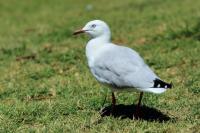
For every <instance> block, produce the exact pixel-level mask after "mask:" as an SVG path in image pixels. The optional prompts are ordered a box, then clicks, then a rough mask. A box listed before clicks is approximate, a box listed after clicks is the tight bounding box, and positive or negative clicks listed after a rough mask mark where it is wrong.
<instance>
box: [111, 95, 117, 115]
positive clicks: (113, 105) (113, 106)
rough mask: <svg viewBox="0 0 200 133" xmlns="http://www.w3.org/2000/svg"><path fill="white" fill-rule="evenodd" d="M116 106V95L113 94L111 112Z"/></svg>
mask: <svg viewBox="0 0 200 133" xmlns="http://www.w3.org/2000/svg"><path fill="white" fill-rule="evenodd" d="M115 105H116V99H115V94H114V92H112V109H111V112H113V111H114V108H115Z"/></svg>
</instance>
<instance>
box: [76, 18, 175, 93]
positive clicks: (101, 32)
mask: <svg viewBox="0 0 200 133" xmlns="http://www.w3.org/2000/svg"><path fill="white" fill-rule="evenodd" d="M83 32H84V33H87V34H89V35H90V36H91V40H90V41H89V42H88V43H87V46H86V55H87V60H88V65H89V68H90V70H91V72H92V74H93V75H94V77H95V78H96V79H97V80H98V81H99V82H101V83H103V84H107V85H109V86H110V87H111V89H112V90H113V91H115V90H124V89H126V88H128V89H129V90H138V91H141V92H152V93H163V92H165V91H166V90H167V88H171V87H172V85H171V84H168V83H166V82H163V81H162V80H160V78H159V77H158V76H157V75H156V74H155V73H154V72H153V71H152V70H151V69H150V68H149V66H148V65H146V64H145V62H144V61H143V59H142V58H141V57H140V55H139V54H138V53H137V52H136V51H134V50H132V49H130V48H128V47H124V46H119V45H116V44H113V43H111V41H110V38H111V33H110V29H109V27H108V25H107V24H106V23H105V22H103V21H101V20H94V21H90V22H88V23H87V24H86V25H85V26H84V28H82V29H81V30H78V31H76V32H75V33H74V34H75V35H76V34H79V33H83ZM113 96H114V95H113Z"/></svg>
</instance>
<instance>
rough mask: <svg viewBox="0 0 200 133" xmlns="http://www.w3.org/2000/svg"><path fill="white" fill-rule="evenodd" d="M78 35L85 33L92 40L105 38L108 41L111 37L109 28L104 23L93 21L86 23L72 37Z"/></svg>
mask: <svg viewBox="0 0 200 133" xmlns="http://www.w3.org/2000/svg"><path fill="white" fill-rule="evenodd" d="M80 33H87V34H89V35H90V36H91V37H92V38H97V37H107V38H108V39H110V36H111V33H110V28H109V27H108V25H107V24H106V23H105V22H104V21H101V20H93V21H90V22H88V23H87V24H86V25H85V26H84V27H83V28H82V29H80V30H77V31H75V32H74V35H77V34H80Z"/></svg>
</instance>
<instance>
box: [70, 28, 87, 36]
mask: <svg viewBox="0 0 200 133" xmlns="http://www.w3.org/2000/svg"><path fill="white" fill-rule="evenodd" d="M84 32H85V31H84V30H82V29H80V30H77V31H75V32H74V33H73V35H78V34H80V33H84Z"/></svg>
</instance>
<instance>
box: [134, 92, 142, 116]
mask: <svg viewBox="0 0 200 133" xmlns="http://www.w3.org/2000/svg"><path fill="white" fill-rule="evenodd" d="M142 96H143V92H140V97H139V101H138V104H137V108H136V112H135V117H136V118H138V116H139V114H140V105H141V101H142Z"/></svg>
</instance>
